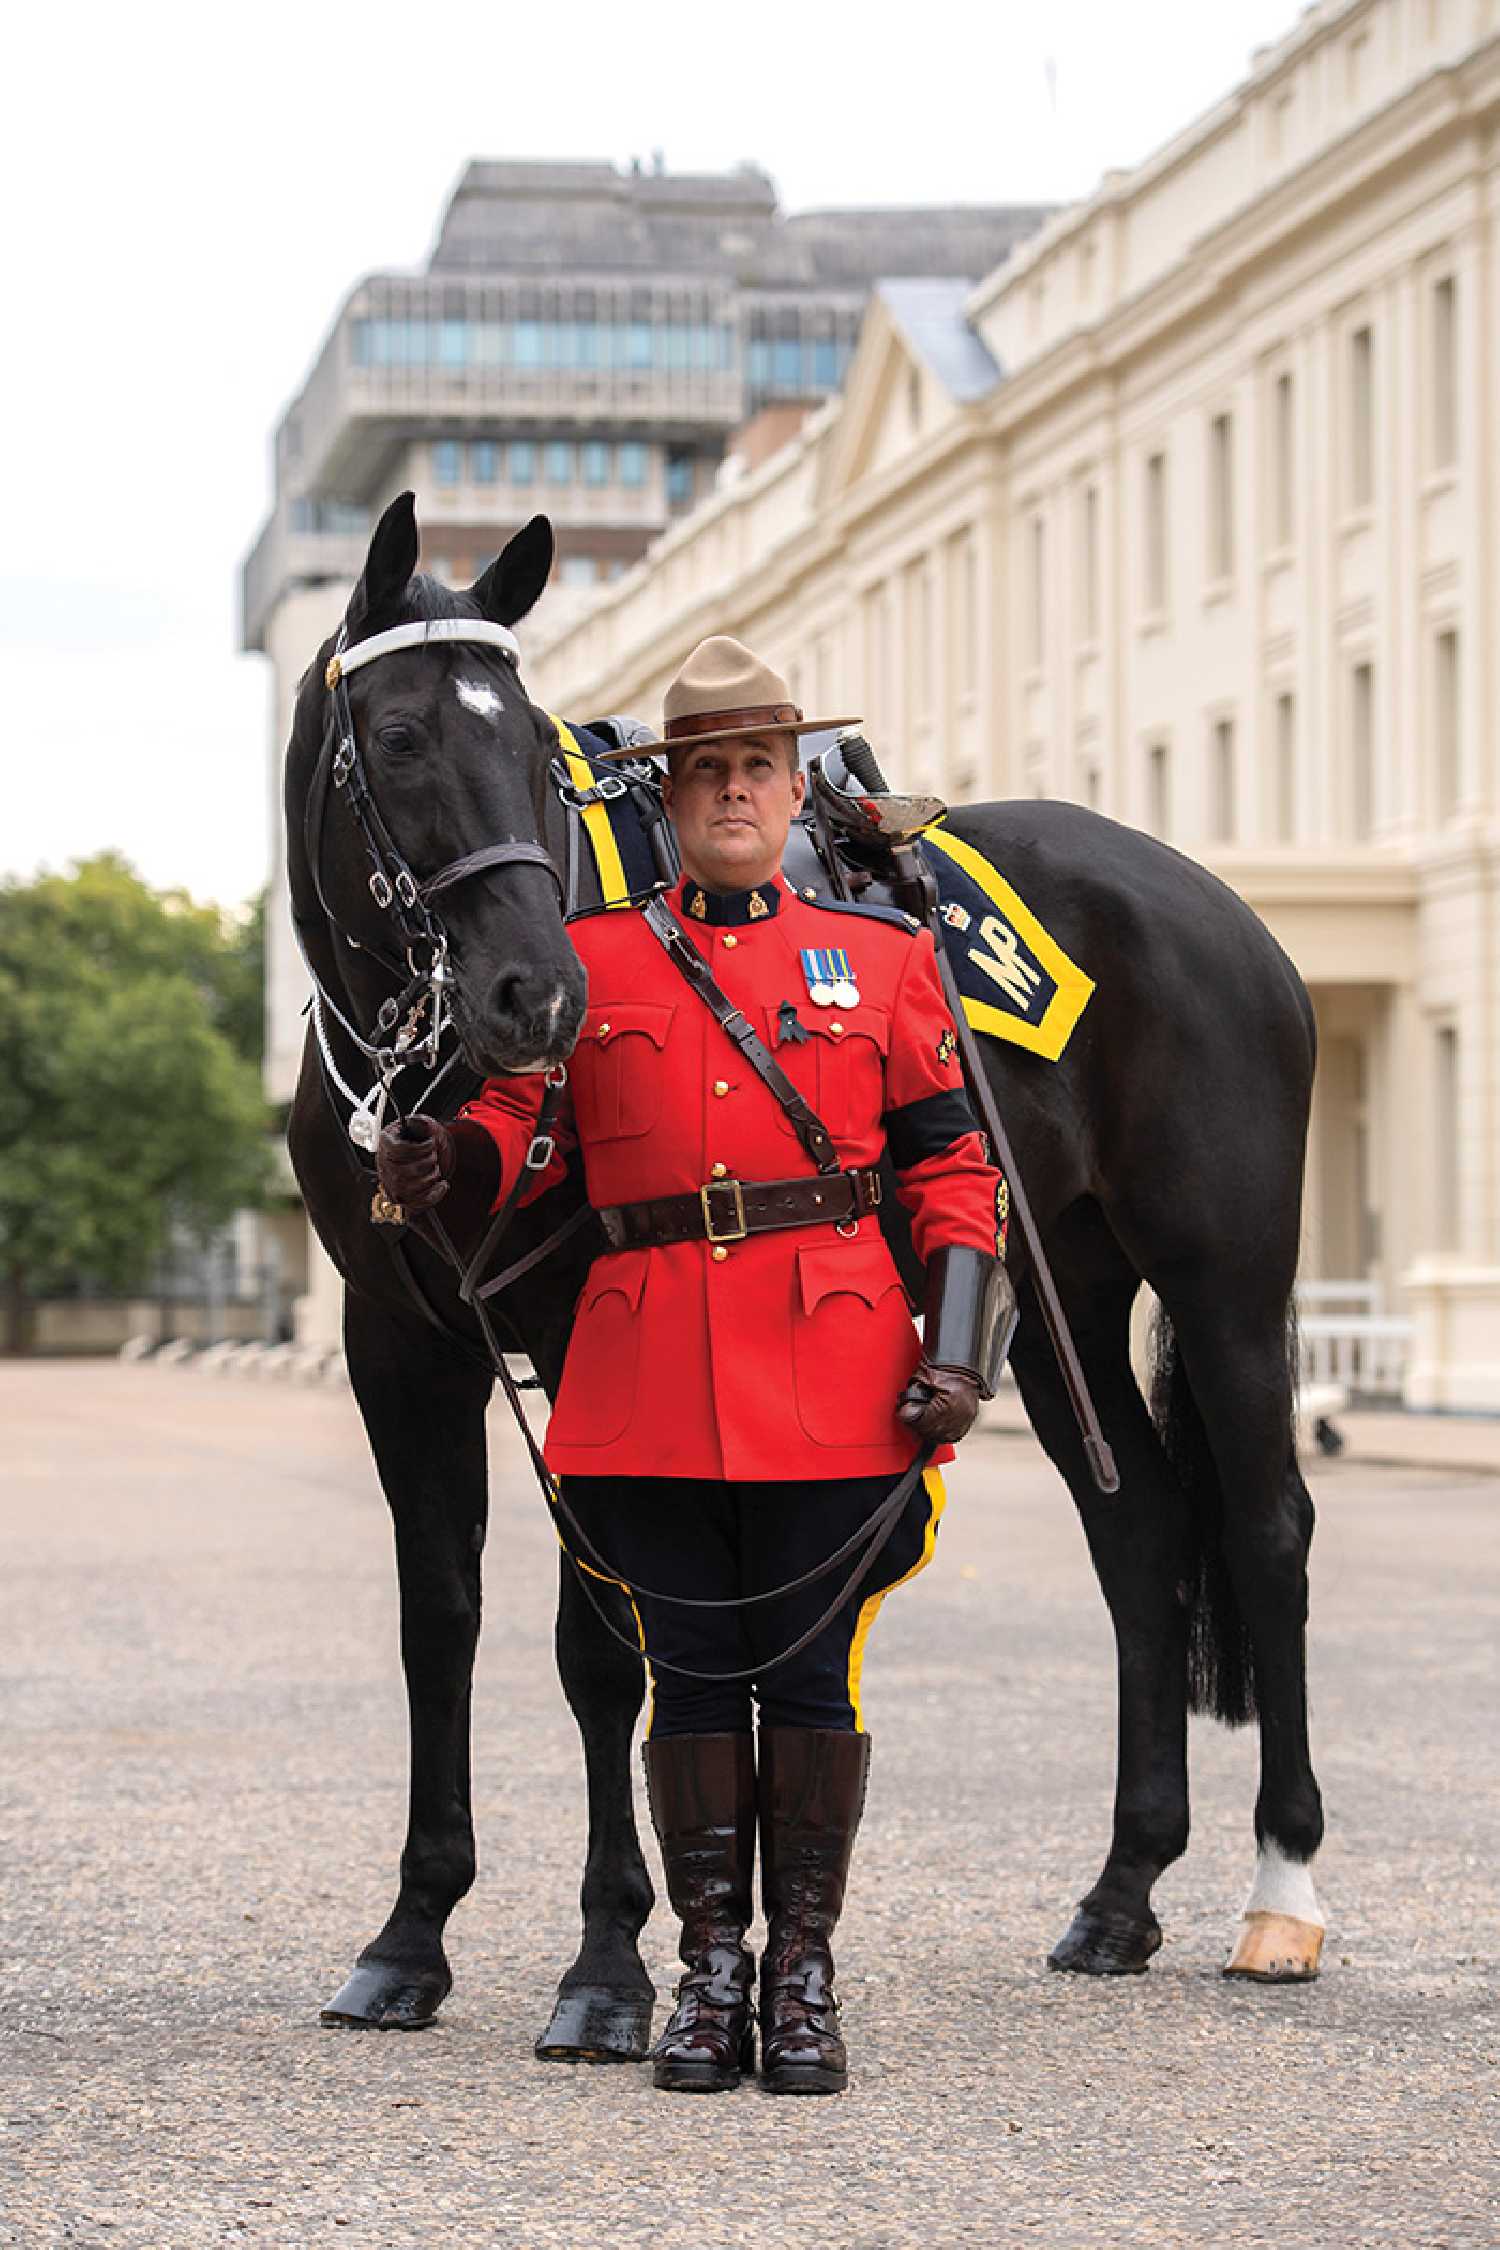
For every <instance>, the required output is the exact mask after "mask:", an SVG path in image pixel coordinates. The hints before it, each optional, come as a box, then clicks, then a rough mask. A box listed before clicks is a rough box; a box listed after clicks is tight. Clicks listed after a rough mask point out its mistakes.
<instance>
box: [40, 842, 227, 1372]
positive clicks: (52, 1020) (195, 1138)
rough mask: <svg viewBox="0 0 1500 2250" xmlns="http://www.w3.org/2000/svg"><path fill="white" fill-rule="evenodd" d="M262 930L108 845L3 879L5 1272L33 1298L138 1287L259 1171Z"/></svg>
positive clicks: (204, 1231)
mask: <svg viewBox="0 0 1500 2250" xmlns="http://www.w3.org/2000/svg"><path fill="white" fill-rule="evenodd" d="M259 952H260V940H259V926H258V921H257V918H256V916H255V914H254V913H252V914H250V915H249V916H245V917H239V918H234V917H230V916H227V915H225V914H224V913H222V912H221V911H220V909H218V908H217V907H212V906H200V905H196V904H195V903H194V902H193V901H192V900H191V899H190V898H188V897H187V895H186V894H185V893H183V892H180V891H167V892H158V891H153V890H151V889H150V888H149V887H148V885H146V884H145V883H143V882H142V881H141V880H140V878H139V877H138V876H137V875H136V874H135V873H134V871H133V870H132V869H131V868H130V867H129V865H128V864H127V863H126V862H125V861H124V860H123V859H120V858H119V857H117V856H116V855H115V854H113V853H104V854H101V855H100V856H99V857H98V858H95V859H90V860H85V861H83V862H81V863H80V864H79V865H78V866H76V867H75V869H74V870H73V871H72V872H71V873H70V874H68V875H48V876H42V877H40V878H39V879H37V880H36V881H33V882H27V883H22V882H14V881H13V882H7V883H0V1022H3V1023H4V1025H5V1059H4V1063H3V1065H0V1279H3V1287H4V1294H5V1300H6V1306H7V1344H8V1348H9V1349H10V1350H11V1351H17V1350H21V1349H24V1348H25V1342H26V1337H27V1331H28V1327H29V1313H30V1305H31V1301H32V1299H33V1298H34V1297H35V1296H36V1295H38V1294H39V1293H40V1292H41V1291H43V1290H47V1289H55V1288H57V1287H58V1286H59V1285H60V1284H63V1283H66V1282H70V1281H74V1280H77V1279H79V1278H86V1279H88V1280H91V1281H93V1282H95V1283H98V1284H102V1285H105V1286H112V1287H115V1288H122V1289H123V1288H130V1287H133V1286H138V1285H139V1284H140V1283H141V1281H142V1279H143V1278H144V1277H145V1276H146V1275H147V1274H148V1273H149V1271H150V1269H151V1266H152V1263H153V1261H154V1260H155V1259H156V1258H157V1257H158V1256H159V1255H160V1254H161V1252H162V1251H163V1250H164V1249H165V1247H166V1245H167V1242H168V1239H169V1236H170V1234H171V1232H172V1230H173V1228H174V1227H186V1228H188V1229H189V1230H190V1231H192V1232H194V1233H196V1234H199V1235H201V1236H206V1235H208V1234H209V1233H211V1232H212V1231H213V1229H214V1228H215V1227H217V1226H220V1225H222V1224H223V1222H224V1221H225V1220H226V1219H227V1218H229V1216H230V1215H231V1214H232V1213H233V1212H234V1211H236V1210H238V1209H241V1208H242V1207H243V1206H245V1205H246V1204H253V1203H256V1202H258V1201H259V1200H260V1199H261V1197H262V1195H263V1192H264V1189H265V1186H266V1183H267V1180H268V1177H269V1172H270V1149H269V1143H268V1139H267V1131H266V1126H267V1112H266V1105H265V1101H264V1098H263V1096H262V1094H261V1089H260V1073H259V1068H258V1056H259V1043H260V1042H259V1017H260V1004H259V984H260V969H259Z"/></svg>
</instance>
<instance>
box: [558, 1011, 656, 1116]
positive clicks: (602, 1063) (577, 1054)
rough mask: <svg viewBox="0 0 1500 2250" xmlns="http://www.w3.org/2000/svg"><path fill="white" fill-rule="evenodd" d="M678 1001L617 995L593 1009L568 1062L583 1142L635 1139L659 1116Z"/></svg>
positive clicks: (587, 1016) (574, 1106) (574, 1104)
mask: <svg viewBox="0 0 1500 2250" xmlns="http://www.w3.org/2000/svg"><path fill="white" fill-rule="evenodd" d="M676 1013H677V1007H676V1003H675V1002H674V1001H660V1000H617V1001H611V1002H609V1003H608V1004H607V1005H601V1006H599V1007H597V1008H590V1009H589V1011H588V1013H587V1015H586V1016H585V1017H584V1019H583V1029H582V1031H581V1032H580V1033H579V1035H578V1045H577V1047H576V1048H575V1049H574V1052H573V1060H572V1062H571V1063H570V1064H569V1066H568V1067H569V1073H570V1076H571V1079H572V1088H573V1114H574V1117H575V1118H576V1119H577V1122H578V1131H579V1135H580V1137H581V1138H582V1139H583V1140H585V1141H623V1140H635V1139H638V1138H639V1136H640V1135H641V1134H643V1133H649V1132H651V1131H652V1129H653V1128H654V1126H655V1125H656V1123H657V1120H658V1119H659V1118H660V1116H661V1105H662V1092H663V1088H664V1085H665V1082H666V1062H665V1059H664V1050H665V1048H666V1044H667V1040H668V1037H669V1036H670V1033H671V1029H672V1018H673V1017H674V1016H675V1015H676Z"/></svg>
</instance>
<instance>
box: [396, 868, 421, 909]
mask: <svg viewBox="0 0 1500 2250" xmlns="http://www.w3.org/2000/svg"><path fill="white" fill-rule="evenodd" d="M396 896H397V898H399V899H400V901H401V904H402V905H403V906H405V907H408V908H410V907H413V906H415V905H416V903H417V886H416V884H415V883H414V882H413V881H412V879H411V875H410V874H409V872H408V871H407V869H406V868H404V867H403V868H402V870H401V872H400V874H399V875H398V876H397V877H396Z"/></svg>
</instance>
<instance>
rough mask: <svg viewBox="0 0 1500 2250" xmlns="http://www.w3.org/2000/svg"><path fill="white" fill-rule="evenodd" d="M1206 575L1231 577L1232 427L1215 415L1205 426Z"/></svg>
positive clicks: (1224, 416) (1216, 578)
mask: <svg viewBox="0 0 1500 2250" xmlns="http://www.w3.org/2000/svg"><path fill="white" fill-rule="evenodd" d="M1208 575H1209V578H1210V579H1211V580H1212V581H1213V582H1214V583H1215V584H1217V583H1219V582H1220V581H1222V580H1223V579H1226V578H1232V577H1233V576H1234V424H1233V422H1232V421H1231V419H1230V417H1229V416H1228V415H1227V414H1216V415H1215V416H1214V417H1213V419H1212V421H1211V422H1210V423H1209V425H1208Z"/></svg>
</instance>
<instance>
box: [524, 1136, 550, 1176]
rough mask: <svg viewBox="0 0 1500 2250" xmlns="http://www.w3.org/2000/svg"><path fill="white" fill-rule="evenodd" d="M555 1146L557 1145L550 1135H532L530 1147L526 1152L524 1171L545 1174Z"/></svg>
mask: <svg viewBox="0 0 1500 2250" xmlns="http://www.w3.org/2000/svg"><path fill="white" fill-rule="evenodd" d="M556 1146H557V1143H556V1141H555V1140H554V1139H553V1137H552V1135H551V1134H550V1133H534V1134H533V1135H532V1138H531V1146H530V1147H529V1148H528V1149H527V1151H526V1170H527V1171H528V1172H545V1171H546V1169H547V1166H548V1165H549V1164H550V1163H551V1162H552V1156H553V1151H554V1150H555V1148H556Z"/></svg>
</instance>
